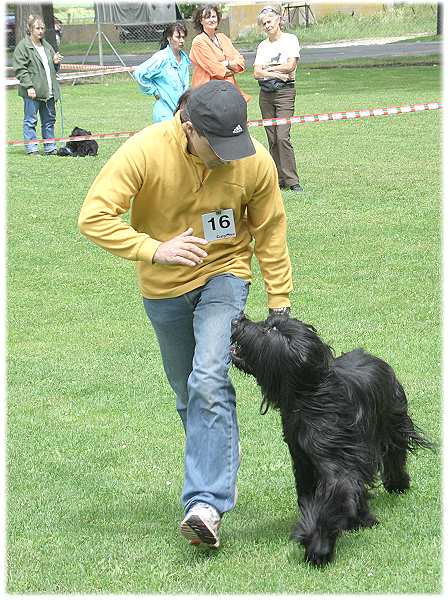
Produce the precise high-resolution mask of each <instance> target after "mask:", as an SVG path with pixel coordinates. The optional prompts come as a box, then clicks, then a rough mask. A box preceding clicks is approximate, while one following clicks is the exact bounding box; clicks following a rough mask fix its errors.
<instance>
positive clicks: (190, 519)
mask: <svg viewBox="0 0 448 600" xmlns="http://www.w3.org/2000/svg"><path fill="white" fill-rule="evenodd" d="M220 524H221V517H220V516H219V512H218V511H217V510H216V508H214V507H213V506H210V504H206V503H205V502H197V503H196V504H194V505H193V506H192V507H191V508H190V510H189V511H188V512H187V514H186V515H185V518H184V520H183V521H182V522H181V524H180V532H181V534H182V535H183V536H184V537H185V538H187V540H190V543H191V544H194V545H198V544H200V543H204V544H207V546H210V548H219V537H218V529H219V526H220Z"/></svg>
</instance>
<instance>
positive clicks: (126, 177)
mask: <svg viewBox="0 0 448 600" xmlns="http://www.w3.org/2000/svg"><path fill="white" fill-rule="evenodd" d="M134 142H135V140H134V139H132V138H131V139H130V140H128V142H126V143H125V144H123V146H122V147H121V148H120V149H119V150H118V151H117V152H116V153H115V154H114V155H113V156H112V158H111V159H110V160H109V161H108V162H107V163H106V164H105V165H104V167H103V168H102V169H101V171H100V173H99V174H98V176H97V177H96V179H95V181H94V182H93V184H92V186H91V188H90V190H89V192H88V194H87V197H86V199H85V200H84V204H83V206H82V208H81V212H80V215H79V220H78V224H79V229H80V231H81V233H82V234H83V235H85V236H86V237H87V238H88V239H89V240H91V241H92V242H94V243H95V244H97V245H98V246H101V247H102V248H104V249H105V250H108V251H109V252H111V253H112V254H115V255H117V256H121V257H122V258H126V259H128V260H134V261H139V260H141V261H144V262H148V263H151V262H152V259H153V256H154V253H155V252H156V250H157V248H158V247H159V245H160V243H161V242H160V241H158V240H154V239H153V238H151V237H150V236H149V235H147V234H146V233H141V232H138V231H136V230H135V229H134V228H133V227H132V226H131V225H129V224H128V223H127V222H126V221H125V220H124V219H123V218H122V215H123V214H125V213H126V212H127V211H128V210H129V208H130V206H131V201H132V199H133V197H134V196H135V195H136V194H137V193H138V191H139V189H140V188H141V187H142V184H143V180H144V177H145V171H146V168H147V165H146V161H145V156H144V154H143V151H142V150H141V149H140V148H139V146H138V144H136V143H134Z"/></svg>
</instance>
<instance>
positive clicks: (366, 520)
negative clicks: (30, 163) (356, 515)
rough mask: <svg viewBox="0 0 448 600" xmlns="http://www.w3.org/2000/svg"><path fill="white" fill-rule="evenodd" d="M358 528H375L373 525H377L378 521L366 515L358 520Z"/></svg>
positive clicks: (372, 516) (373, 516)
mask: <svg viewBox="0 0 448 600" xmlns="http://www.w3.org/2000/svg"><path fill="white" fill-rule="evenodd" d="M359 523H360V527H366V528H367V527H375V525H379V521H378V519H377V518H376V517H375V515H371V514H367V515H364V516H363V517H362V518H360V519H359Z"/></svg>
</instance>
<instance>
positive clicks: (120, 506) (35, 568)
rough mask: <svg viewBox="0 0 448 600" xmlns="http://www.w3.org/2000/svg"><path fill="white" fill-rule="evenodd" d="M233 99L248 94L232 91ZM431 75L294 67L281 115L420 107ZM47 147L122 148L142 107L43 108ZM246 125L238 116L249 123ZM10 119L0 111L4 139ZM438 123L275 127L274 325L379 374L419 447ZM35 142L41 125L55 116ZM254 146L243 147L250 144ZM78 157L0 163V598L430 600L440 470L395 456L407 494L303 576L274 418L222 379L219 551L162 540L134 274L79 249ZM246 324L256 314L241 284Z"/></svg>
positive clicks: (437, 309)
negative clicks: (2, 527) (359, 360)
mask: <svg viewBox="0 0 448 600" xmlns="http://www.w3.org/2000/svg"><path fill="white" fill-rule="evenodd" d="M239 81H240V84H241V87H242V88H243V89H244V90H245V91H248V92H249V93H252V95H253V96H256V93H257V89H256V86H255V83H254V82H253V80H252V79H251V78H250V75H249V74H246V75H243V76H241V77H240V78H239ZM440 87H441V86H440V68H438V67H402V68H383V69H322V70H313V71H309V70H306V68H302V69H300V72H299V74H298V96H297V101H296V114H304V113H317V112H327V111H337V110H341V111H342V110H349V109H356V108H366V107H375V106H383V107H384V106H393V105H401V104H408V103H415V102H422V101H438V100H440V99H441V89H440ZM63 95H64V97H63V107H64V119H65V128H66V133H67V132H68V131H69V130H71V128H72V127H74V126H75V125H78V126H81V127H85V128H87V129H91V130H93V131H94V132H111V131H120V130H121V131H132V130H135V129H139V128H141V127H143V126H145V125H146V124H147V123H148V122H149V119H150V101H148V99H147V98H145V97H143V96H142V95H140V94H139V92H138V90H137V89H136V86H135V85H134V84H133V83H132V82H131V81H130V80H129V81H127V80H124V81H121V82H114V83H107V80H106V82H105V83H104V84H103V85H100V84H98V85H79V86H75V87H71V86H65V87H64V88H63ZM259 116H260V113H259V109H258V105H257V101H256V98H254V99H253V100H252V101H251V103H250V105H249V117H250V118H258V117H259ZM21 118H22V101H21V99H20V98H18V97H17V96H16V93H15V92H14V91H10V92H8V93H7V119H8V122H7V128H8V132H7V136H8V139H16V138H20V136H21ZM441 118H442V115H441V111H428V112H424V113H420V114H409V115H401V116H397V117H378V118H369V119H362V120H361V119H360V120H352V121H346V122H335V123H321V124H308V125H300V126H294V127H293V129H292V137H293V142H294V147H295V151H296V156H297V163H298V170H299V174H300V177H301V182H302V184H303V186H304V188H305V190H306V192H305V193H304V194H302V195H294V194H292V193H290V192H286V193H284V201H285V207H286V211H287V214H288V222H289V237H288V239H289V247H290V254H291V258H292V263H293V269H294V280H295V290H294V293H293V295H292V305H293V312H294V314H295V315H297V316H298V317H300V318H303V319H304V320H305V321H307V322H309V323H313V324H314V325H315V326H316V327H317V329H318V331H319V332H320V333H321V335H322V337H324V339H325V340H326V341H327V342H328V343H330V344H331V345H332V346H333V347H334V349H335V351H336V352H337V353H340V352H344V351H348V350H350V349H351V348H353V347H355V346H358V345H361V346H363V347H364V348H366V349H367V350H369V351H371V352H372V353H375V354H378V355H380V356H382V357H383V358H384V359H386V360H387V361H388V362H390V363H391V364H392V366H393V367H394V369H395V370H396V372H397V374H398V377H399V378H400V379H401V381H402V383H403V385H404V387H405V389H406V391H407V394H408V397H409V403H410V412H411V414H412V416H413V417H414V418H415V421H416V422H417V423H418V424H419V425H420V426H421V427H422V428H423V429H424V430H425V431H426V432H427V433H428V435H429V436H430V437H431V438H432V439H433V440H434V441H436V442H440V439H441V401H440V394H441V385H440V384H441V331H440V327H441V285H440V270H441V136H440V134H441ZM58 119H59V121H58V124H57V133H58V134H59V125H60V115H59V113H58ZM251 132H252V133H253V135H254V137H256V138H258V139H259V140H261V141H262V142H263V143H265V136H264V132H263V130H262V129H255V128H254V129H252V130H251ZM121 143H122V141H120V140H116V141H108V142H101V143H100V151H99V155H98V156H97V157H95V158H85V159H72V158H60V157H44V156H42V157H39V158H36V159H30V158H28V157H25V156H24V155H23V149H21V148H14V149H10V150H8V152H7V156H8V163H7V192H8V209H7V215H8V221H7V235H8V245H7V260H8V280H7V284H8V340H7V341H8V414H7V469H8V470H7V475H8V477H7V492H8V496H7V519H8V522H7V526H8V527H7V553H8V555H7V573H8V581H7V586H8V591H9V592H10V593H53V594H55V593H60V594H62V593H69V594H74V593H79V594H81V593H84V594H93V593H109V594H127V593H135V594H136V593H164V594H180V593H196V594H200V593H204V594H209V593H210V594H216V593H253V594H258V593H271V594H274V593H289V594H301V593H304V594H305V593H319V594H326V593H329V594H345V593H358V594H363V593H372V594H373V593H408V594H412V593H421V594H423V593H425V594H430V593H431V594H432V593H440V591H441V515H440V511H441V507H440V504H441V499H440V495H441V493H440V485H441V476H440V471H441V466H440V457H439V455H438V454H437V453H431V452H421V453H419V454H418V455H416V456H412V457H411V458H410V461H409V470H410V474H411V478H412V488H411V490H410V492H409V493H408V494H406V495H404V496H401V497H391V496H389V495H388V494H386V493H385V492H384V490H383V489H382V488H378V489H375V490H374V492H373V500H372V508H373V511H374V512H375V513H376V514H377V516H378V518H379V521H380V524H379V525H378V526H377V527H375V528H373V529H371V530H364V531H361V532H354V533H349V534H344V535H343V536H342V537H341V539H340V540H339V543H338V546H337V552H336V557H335V561H334V563H332V564H331V565H330V566H329V567H327V568H326V569H324V570H315V569H313V568H311V567H309V566H307V565H305V564H304V562H303V555H302V550H301V549H300V548H299V547H296V546H295V545H294V544H293V543H292V542H290V541H288V534H289V531H290V529H291V527H292V526H293V524H294V523H295V520H296V518H297V514H296V506H295V496H294V486H293V480H292V473H291V467H290V461H289V457H288V452H287V448H286V445H285V444H284V443H283V441H282V439H281V432H280V423H279V418H278V415H277V414H276V413H273V412H269V413H268V414H267V415H266V416H264V417H262V416H260V415H259V412H258V408H259V403H260V393H259V390H258V389H257V387H256V385H255V383H254V382H253V381H252V380H250V379H248V378H244V377H243V376H241V375H240V374H239V373H237V372H235V371H232V377H233V380H234V383H235V386H236V388H237V394H238V410H239V422H240V429H241V444H242V464H241V469H240V475H239V483H238V487H239V501H238V504H237V507H236V508H235V510H234V511H233V512H232V513H231V514H229V515H227V516H226V517H225V518H224V521H223V525H222V529H221V531H222V534H221V535H222V548H221V549H220V551H218V552H210V551H207V550H205V549H204V550H203V549H197V548H196V549H195V548H192V547H190V546H188V545H187V544H186V542H185V541H184V540H183V539H181V538H180V536H179V534H178V522H179V520H180V518H181V514H182V511H181V507H180V504H179V495H180V489H181V482H182V471H183V468H182V452H183V432H182V429H181V425H180V421H179V419H178V417H177V415H176V413H175V408H174V399H173V394H172V393H171V391H170V389H169V387H168V385H167V383H166V382H165V379H164V375H163V372H162V366H161V361H160V358H159V355H158V348H157V343H156V340H155V337H154V334H153V333H152V330H151V328H150V326H149V324H148V323H147V320H146V317H145V315H144V310H143V306H142V302H141V300H140V298H139V296H138V293H137V289H136V284H135V275H134V265H133V264H131V263H129V262H126V261H123V260H120V259H118V258H116V257H113V256H111V255H109V254H107V253H106V252H104V251H102V250H100V249H98V248H97V247H95V246H93V245H92V244H90V243H89V242H88V241H86V240H85V239H83V238H82V237H81V235H80V234H79V232H78V230H77V216H78V213H79V209H80V205H81V203H82V201H83V199H84V196H85V194H86V192H87V190H88V188H89V185H90V183H91V182H92V180H93V179H94V177H95V175H96V174H97V173H98V171H99V169H100V168H101V166H102V165H103V164H104V163H105V162H106V160H107V159H108V158H109V156H110V155H111V153H112V152H113V151H114V150H115V149H116V148H117V147H118V146H119V145H120V144H121ZM254 272H255V279H254V283H253V285H252V288H251V292H250V297H249V302H248V308H247V312H248V314H249V315H250V316H252V317H254V318H262V317H264V315H265V314H266V307H265V295H264V290H263V285H262V282H261V280H260V276H259V272H258V268H257V267H256V265H255V268H254Z"/></svg>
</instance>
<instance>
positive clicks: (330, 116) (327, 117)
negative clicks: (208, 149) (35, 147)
mask: <svg viewBox="0 0 448 600" xmlns="http://www.w3.org/2000/svg"><path fill="white" fill-rule="evenodd" d="M441 108H443V103H442V102H424V103H422V104H410V105H408V106H392V107H390V108H367V109H362V110H351V111H345V112H334V113H322V114H316V115H299V116H297V117H290V118H287V119H257V120H255V121H248V122H247V126H248V127H272V126H274V127H277V126H278V125H286V124H288V123H290V124H291V125H302V124H304V123H322V122H324V121H340V120H347V119H359V118H362V117H381V116H392V115H400V114H405V113H411V112H421V111H424V110H438V109H441ZM135 133H138V132H137V131H115V132H113V133H94V134H92V135H85V136H76V137H62V138H48V139H46V140H43V139H40V140H26V142H25V141H24V140H11V141H7V142H6V144H7V146H22V145H23V144H43V143H46V144H48V143H49V142H82V141H84V140H112V139H118V138H129V137H132V136H133V135H134V134H135Z"/></svg>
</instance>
